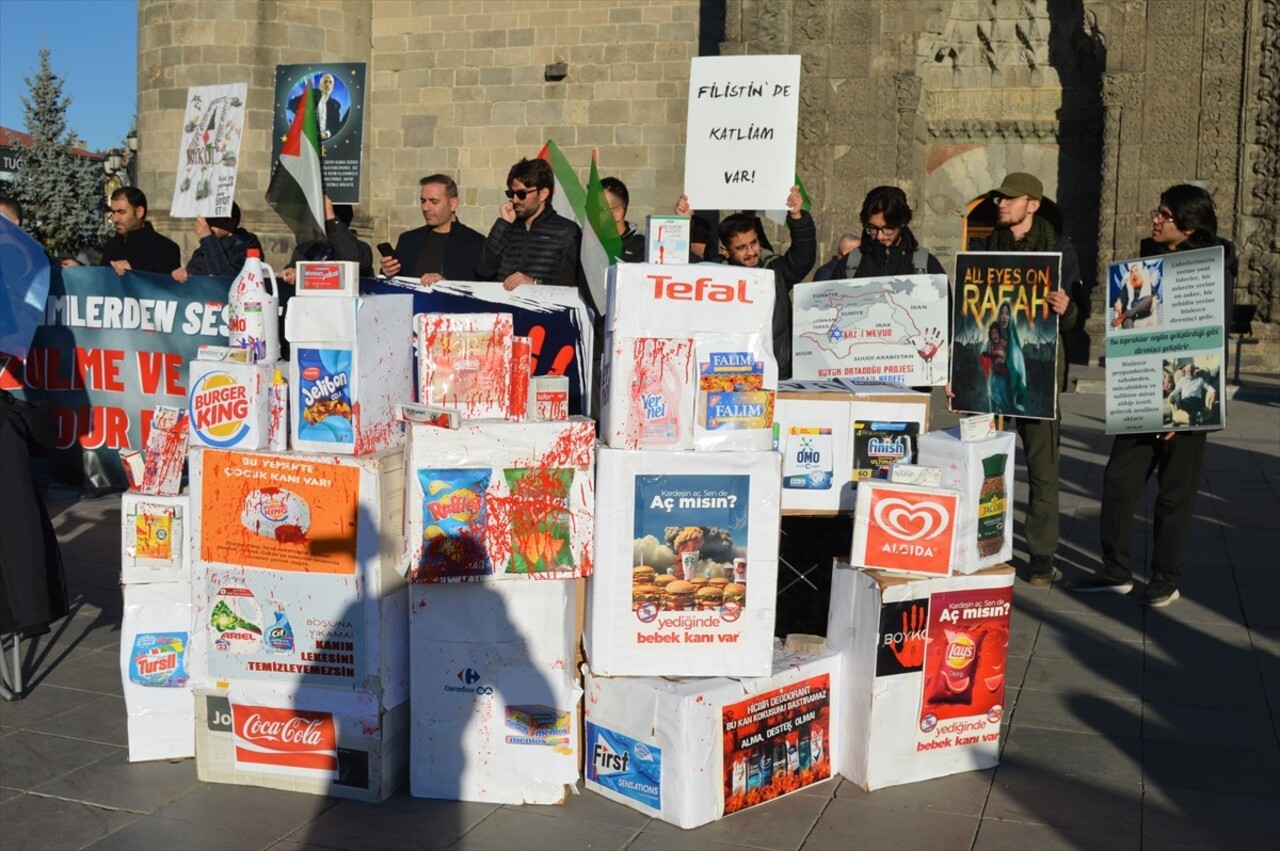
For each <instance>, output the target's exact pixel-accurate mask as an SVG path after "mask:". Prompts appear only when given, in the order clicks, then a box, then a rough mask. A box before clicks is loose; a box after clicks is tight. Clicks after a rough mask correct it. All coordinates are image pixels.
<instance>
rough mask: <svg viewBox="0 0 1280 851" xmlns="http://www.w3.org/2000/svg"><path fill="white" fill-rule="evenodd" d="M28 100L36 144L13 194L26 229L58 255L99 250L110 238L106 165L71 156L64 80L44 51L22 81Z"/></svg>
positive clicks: (68, 100) (25, 111)
mask: <svg viewBox="0 0 1280 851" xmlns="http://www.w3.org/2000/svg"><path fill="white" fill-rule="evenodd" d="M23 80H24V82H26V84H27V96H26V97H24V98H23V99H22V113H23V117H24V118H25V119H26V122H27V132H28V133H30V134H31V136H32V138H33V139H34V140H35V144H34V145H33V146H32V147H31V148H29V149H27V150H26V151H24V152H23V155H22V166H21V168H20V169H19V172H18V179H17V181H16V182H15V183H14V194H15V195H16V196H17V198H18V200H20V201H21V202H22V206H23V212H24V214H25V215H24V218H23V227H24V228H25V229H26V230H27V231H28V232H29V233H30V234H31V235H32V236H34V237H35V238H36V239H38V240H39V241H40V242H42V243H43V244H44V247H45V250H47V251H48V252H49V253H51V254H54V255H71V254H75V253H77V252H79V251H82V250H84V249H87V248H91V247H94V246H97V245H98V244H99V243H100V242H101V241H102V238H103V237H104V236H105V235H106V234H107V232H108V228H107V225H106V210H107V205H106V201H105V199H104V197H103V194H102V166H101V165H100V164H99V163H96V162H94V161H92V160H88V159H85V158H83V157H77V156H73V155H72V154H71V152H70V149H71V147H72V143H73V142H74V140H75V134H74V133H73V132H72V131H70V130H69V129H68V128H67V107H68V106H69V105H70V104H71V97H70V96H69V95H66V96H64V95H63V93H62V87H63V83H64V80H63V78H62V77H59V76H58V75H57V74H55V73H53V69H52V68H51V67H50V66H49V51H48V49H47V48H41V50H40V70H39V71H38V72H36V74H35V76H34V77H23Z"/></svg>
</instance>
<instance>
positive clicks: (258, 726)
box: [231, 702, 338, 774]
mask: <svg viewBox="0 0 1280 851" xmlns="http://www.w3.org/2000/svg"><path fill="white" fill-rule="evenodd" d="M231 717H232V721H233V729H234V735H235V746H236V767H237V768H241V767H243V768H246V769H249V770H257V771H285V772H290V773H292V772H293V771H304V772H306V773H308V774H312V773H314V772H323V773H327V774H335V773H336V772H337V770H338V750H337V748H338V736H337V732H336V730H335V727H334V723H333V716H332V715H330V714H329V713H328V712H309V711H307V710H305V709H279V708H276V707H271V706H242V705H240V704H237V703H235V702H232V704H231Z"/></svg>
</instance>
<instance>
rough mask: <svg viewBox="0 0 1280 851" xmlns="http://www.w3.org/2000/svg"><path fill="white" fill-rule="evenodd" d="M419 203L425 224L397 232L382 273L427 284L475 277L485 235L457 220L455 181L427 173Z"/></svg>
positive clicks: (444, 176)
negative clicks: (393, 249)
mask: <svg viewBox="0 0 1280 851" xmlns="http://www.w3.org/2000/svg"><path fill="white" fill-rule="evenodd" d="M326 200H327V199H326ZM418 202H419V204H420V206H421V207H422V220H423V221H424V222H426V224H425V225H423V226H422V227H420V228H414V229H413V230H409V231H405V232H404V233H402V234H400V238H399V239H398V240H397V241H396V250H395V253H394V254H389V255H387V256H385V257H383V258H382V274H384V275H386V276H387V277H394V276H396V275H403V276H405V277H408V278H418V279H419V280H421V281H422V283H424V284H426V285H428V286H430V285H431V284H434V283H435V282H436V281H441V280H444V281H474V280H476V279H477V275H476V264H477V263H478V262H479V260H480V249H481V248H483V247H484V237H483V236H482V235H481V234H480V232H479V231H475V230H472V229H471V228H469V227H467V226H466V225H464V224H463V223H462V222H460V221H458V184H457V183H454V181H453V178H452V177H449V176H448V175H447V174H429V175H427V176H426V177H424V178H422V179H421V180H419V181H418Z"/></svg>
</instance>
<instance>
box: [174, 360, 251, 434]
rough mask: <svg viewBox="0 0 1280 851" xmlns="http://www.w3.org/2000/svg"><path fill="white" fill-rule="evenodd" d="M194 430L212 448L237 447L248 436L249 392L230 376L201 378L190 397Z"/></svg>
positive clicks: (221, 373)
mask: <svg viewBox="0 0 1280 851" xmlns="http://www.w3.org/2000/svg"><path fill="white" fill-rule="evenodd" d="M187 407H188V408H189V409H190V411H191V430H192V432H194V433H195V435H196V436H197V437H198V438H199V440H200V441H201V442H202V443H205V444H207V445H209V446H235V445H236V444H238V443H240V441H242V440H243V439H244V438H245V436H246V435H247V434H248V433H249V430H250V425H249V391H248V389H247V388H246V387H245V386H244V385H243V384H241V383H240V381H239V380H237V378H236V377H235V376H234V375H232V374H231V373H229V372H225V371H216V370H215V371H212V372H207V373H205V374H204V375H202V376H201V377H200V378H199V379H198V380H197V381H196V382H195V383H194V384H193V385H192V387H191V392H190V394H189V395H188V397H187Z"/></svg>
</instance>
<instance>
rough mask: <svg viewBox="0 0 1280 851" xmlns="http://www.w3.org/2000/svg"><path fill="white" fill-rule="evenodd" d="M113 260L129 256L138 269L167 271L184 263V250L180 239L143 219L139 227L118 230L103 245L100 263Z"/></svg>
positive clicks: (104, 263) (105, 263)
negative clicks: (129, 231)
mask: <svg viewBox="0 0 1280 851" xmlns="http://www.w3.org/2000/svg"><path fill="white" fill-rule="evenodd" d="M112 260H128V261H129V268H131V269H133V270H135V271H138V272H159V273H160V274H162V275H168V274H170V273H171V272H173V270H174V269H177V268H178V267H180V266H181V265H182V251H181V249H179V248H178V243H176V242H174V241H173V240H172V239H169V238H168V237H166V236H161V235H160V234H158V233H156V229H155V228H153V227H152V226H151V222H143V223H142V227H141V228H139V229H138V230H135V231H133V232H132V233H129V234H126V235H125V236H120V235H119V234H116V235H115V236H113V237H111V239H108V240H107V243H106V245H104V246H102V261H101V263H100V265H102V266H107V265H110V263H111V261H112Z"/></svg>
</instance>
